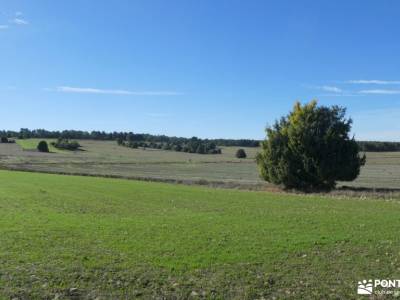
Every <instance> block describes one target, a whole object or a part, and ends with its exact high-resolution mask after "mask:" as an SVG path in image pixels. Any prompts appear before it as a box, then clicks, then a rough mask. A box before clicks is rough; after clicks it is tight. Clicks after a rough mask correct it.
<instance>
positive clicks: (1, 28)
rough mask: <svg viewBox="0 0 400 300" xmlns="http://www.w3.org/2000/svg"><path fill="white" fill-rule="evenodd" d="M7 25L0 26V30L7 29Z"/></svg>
mask: <svg viewBox="0 0 400 300" xmlns="http://www.w3.org/2000/svg"><path fill="white" fill-rule="evenodd" d="M8 27H9V26H8V25H0V30H4V29H8Z"/></svg>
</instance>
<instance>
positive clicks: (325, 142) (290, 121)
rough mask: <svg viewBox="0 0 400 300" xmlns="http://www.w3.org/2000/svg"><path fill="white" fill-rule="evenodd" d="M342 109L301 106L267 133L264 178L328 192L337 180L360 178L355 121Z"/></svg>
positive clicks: (361, 162)
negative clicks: (354, 132) (352, 126)
mask: <svg viewBox="0 0 400 300" xmlns="http://www.w3.org/2000/svg"><path fill="white" fill-rule="evenodd" d="M345 113H346V110H345V109H344V108H341V107H338V106H332V107H326V106H317V102H316V101H312V102H310V103H308V104H305V105H301V104H300V103H296V104H295V106H294V108H293V111H292V112H291V113H290V114H289V115H288V116H286V117H284V118H282V119H280V120H279V121H277V122H276V123H275V125H274V126H272V127H269V128H267V129H266V132H267V138H266V140H265V141H264V142H263V143H262V151H261V152H260V154H259V155H258V156H257V162H258V166H259V169H260V173H261V176H262V177H263V178H264V179H265V180H266V181H268V182H271V183H274V184H283V185H284V186H285V187H286V188H295V189H300V190H304V191H312V190H321V189H323V190H330V189H332V188H333V187H334V186H335V185H336V182H337V181H352V180H354V179H356V178H357V176H358V175H359V173H360V168H361V166H363V165H364V164H365V159H366V158H365V155H363V156H361V155H360V154H359V147H358V145H357V142H356V141H355V140H354V138H353V139H352V138H350V137H349V133H350V130H351V124H352V120H351V119H346V118H345Z"/></svg>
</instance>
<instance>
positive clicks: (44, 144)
mask: <svg viewBox="0 0 400 300" xmlns="http://www.w3.org/2000/svg"><path fill="white" fill-rule="evenodd" d="M37 150H38V151H39V152H49V146H48V145H47V142H46V141H40V142H39V144H38V145H37Z"/></svg>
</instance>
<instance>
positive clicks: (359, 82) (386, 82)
mask: <svg viewBox="0 0 400 300" xmlns="http://www.w3.org/2000/svg"><path fill="white" fill-rule="evenodd" d="M346 83H352V84H382V85H387V84H400V80H377V79H374V80H364V79H361V80H348V81H346Z"/></svg>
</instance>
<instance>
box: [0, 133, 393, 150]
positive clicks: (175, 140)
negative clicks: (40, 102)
mask: <svg viewBox="0 0 400 300" xmlns="http://www.w3.org/2000/svg"><path fill="white" fill-rule="evenodd" d="M0 137H4V138H8V139H10V138H19V139H29V138H39V139H58V138H61V139H76V140H103V141H117V140H123V141H131V140H134V141H135V142H138V143H139V142H141V143H143V142H144V143H146V144H149V145H150V143H156V144H157V147H159V144H162V146H163V145H164V144H169V145H170V146H171V147H172V146H173V145H176V144H180V145H183V144H185V143H187V141H189V140H190V138H189V139H188V138H180V137H169V136H166V135H152V134H143V133H133V132H115V131H114V132H105V131H90V132H89V131H82V130H63V131H49V130H45V129H34V130H29V129H27V128H21V130H20V131H12V130H0ZM199 140H201V141H202V142H204V143H213V144H215V145H216V146H219V147H220V146H236V147H259V145H260V141H258V140H251V139H240V140H234V139H199ZM11 142H12V140H11ZM357 143H358V145H359V147H360V150H361V151H366V152H384V151H400V142H373V141H358V142H357ZM140 147H142V146H140ZM166 147H168V146H166ZM149 148H151V147H149Z"/></svg>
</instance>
